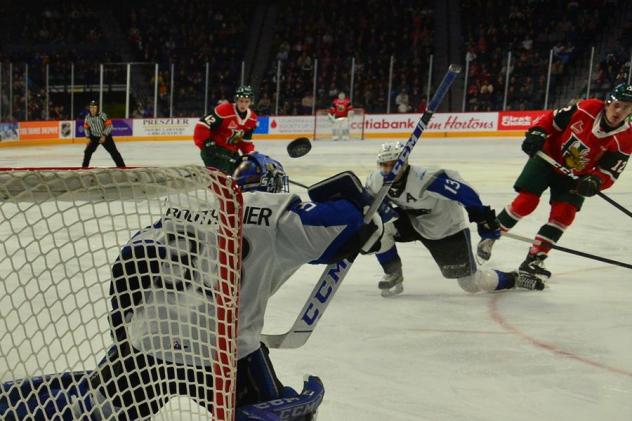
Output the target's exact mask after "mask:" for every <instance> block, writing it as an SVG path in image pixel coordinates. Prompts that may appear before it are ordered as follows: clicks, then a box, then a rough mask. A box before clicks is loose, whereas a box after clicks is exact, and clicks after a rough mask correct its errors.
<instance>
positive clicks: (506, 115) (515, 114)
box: [498, 111, 546, 130]
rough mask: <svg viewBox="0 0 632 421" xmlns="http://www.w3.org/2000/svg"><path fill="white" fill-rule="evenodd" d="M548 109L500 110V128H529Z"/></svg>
mask: <svg viewBox="0 0 632 421" xmlns="http://www.w3.org/2000/svg"><path fill="white" fill-rule="evenodd" d="M545 112H546V111H500V112H498V130H527V129H528V128H529V127H531V126H532V125H533V123H534V122H535V120H536V119H537V118H538V117H540V116H541V115H543V114H544V113H545Z"/></svg>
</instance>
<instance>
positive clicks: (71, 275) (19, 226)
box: [0, 166, 243, 420]
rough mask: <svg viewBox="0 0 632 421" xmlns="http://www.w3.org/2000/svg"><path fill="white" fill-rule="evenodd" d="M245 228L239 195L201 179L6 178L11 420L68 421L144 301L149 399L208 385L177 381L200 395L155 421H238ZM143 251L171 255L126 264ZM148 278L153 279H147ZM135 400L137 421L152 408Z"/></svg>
mask: <svg viewBox="0 0 632 421" xmlns="http://www.w3.org/2000/svg"><path fill="white" fill-rule="evenodd" d="M242 217H243V200H242V196H241V193H240V190H239V189H238V188H237V187H236V185H235V183H234V181H233V180H232V179H231V178H230V177H227V176H225V175H224V174H222V173H221V172H219V171H217V170H213V169H207V168H204V167H201V166H182V167H169V168H149V167H148V168H130V169H113V168H112V169H67V168H46V169H37V168H30V169H0V238H1V240H0V376H1V378H0V419H3V420H11V419H21V418H20V416H21V415H19V414H24V413H25V412H24V411H27V412H26V413H28V416H27V418H28V417H33V419H57V418H53V417H52V416H51V411H53V412H52V413H53V416H55V415H57V414H56V412H55V411H59V412H60V413H61V412H62V411H63V410H64V408H60V407H59V405H60V404H59V402H62V401H64V400H65V401H66V402H72V401H73V400H76V396H72V394H73V393H74V394H77V393H79V392H77V391H78V390H85V388H86V387H88V386H87V385H91V384H92V383H91V381H92V380H91V373H93V371H94V370H95V369H96V368H97V366H99V367H100V364H108V363H109V361H108V360H107V358H105V357H106V354H107V353H108V350H109V349H110V348H111V347H112V345H113V344H114V343H115V342H116V341H117V340H119V339H117V338H115V337H116V335H115V334H114V333H113V327H112V325H113V323H114V322H113V320H114V316H113V313H114V312H113V307H114V306H115V304H114V303H118V304H120V303H122V302H127V301H131V302H132V304H131V305H130V306H129V307H126V310H125V311H122V314H124V315H125V316H124V319H122V320H123V321H122V327H123V329H124V330H122V331H124V332H125V334H126V340H129V342H126V343H129V344H131V345H132V348H134V347H135V346H136V344H140V345H138V346H139V347H140V348H143V355H149V356H150V357H151V358H153V360H152V361H155V364H156V368H157V370H156V372H157V373H159V374H158V375H156V376H158V377H156V376H153V377H151V378H150V379H151V381H155V384H151V385H144V386H151V387H153V388H154V389H155V390H161V388H164V386H165V384H167V382H168V381H169V378H167V377H169V376H168V375H167V373H170V372H178V370H179V369H181V368H182V367H185V368H186V367H193V371H195V373H196V374H195V375H193V376H191V377H193V378H189V377H185V378H179V379H177V382H178V385H177V387H178V390H185V391H189V393H188V394H187V393H184V394H178V396H168V395H167V399H165V400H164V402H162V403H163V405H161V406H160V408H159V409H158V410H157V411H156V412H155V413H153V418H152V419H161V420H191V419H195V420H197V419H199V420H232V419H233V418H234V416H235V389H236V369H237V319H238V302H239V294H238V291H239V280H240V274H241V241H242ZM132 238H133V240H130V239H132ZM183 244H185V245H186V256H187V257H186V258H185V257H184V256H185V254H184V253H185V252H184V251H183V246H182V245H183ZM137 247H140V249H141V250H145V251H147V250H150V249H152V250H153V249H155V250H159V251H160V252H159V253H155V255H153V256H152V257H151V259H150V258H148V257H147V256H149V254H150V253H149V252H148V251H147V252H146V253H145V256H139V255H138V254H135V252H134V253H131V254H129V253H128V255H127V257H125V259H127V260H123V259H124V258H123V256H125V255H126V253H125V250H131V249H133V250H136V248H137ZM141 254H142V253H141ZM121 262H125V264H124V265H123V264H122V263H121ZM117 264H118V265H119V266H125V268H126V269H125V271H123V275H120V277H119V278H116V276H119V275H115V274H114V272H116V271H115V270H113V267H114V266H116V265H117ZM128 265H129V267H130V268H132V269H130V270H132V272H131V273H132V274H130V272H129V271H127V267H128ZM143 265H144V266H143ZM141 267H149V268H152V269H151V270H149V271H148V272H145V275H143V276H145V277H143V276H141V275H138V274H142V273H143V272H142V271H141V269H140V268H141ZM134 270H138V274H134V273H135V272H133V271H134ZM115 279H116V282H117V285H123V286H124V287H125V288H129V290H126V291H125V292H122V291H121V290H120V289H119V288H118V287H117V288H114V287H113V285H114V280H115ZM134 285H135V286H134ZM125 300H127V301H125ZM130 310H131V311H130ZM143 312H144V313H143ZM152 312H154V313H155V314H158V315H159V316H157V317H155V318H154V321H152V319H151V318H150V317H145V318H144V319H143V318H142V317H141V316H138V315H139V314H145V315H148V314H150V313H152ZM148 320H149V321H150V322H148ZM156 320H157V321H156ZM143 322H144V323H145V324H143ZM152 323H153V324H152ZM163 325H164V326H163ZM138 332H141V333H138ZM134 335H137V337H136V339H134V340H133V339H132V336H134ZM138 335H140V336H138ZM156 344H158V345H156ZM134 349H135V348H134ZM135 351H136V349H135ZM111 372H113V373H119V371H117V370H115V369H114V368H112V370H111ZM199 373H202V374H201V375H198V374H199ZM206 374H208V375H206ZM117 375H118V374H117ZM128 375H129V373H125V372H121V373H120V376H128ZM152 375H153V374H152ZM162 375H165V377H160V376H162ZM208 379H211V380H210V381H208ZM119 380H122V378H121V379H119V378H114V379H112V381H113V382H116V383H117V384H118V381H119ZM135 386H142V385H135ZM117 387H118V386H117ZM163 392H164V390H163ZM121 394H123V391H121ZM137 395H138V394H137V393H136V392H135V393H131V394H130V395H129V396H133V397H134V399H136V397H137ZM129 396H127V397H126V398H125V399H122V400H124V401H126V402H127V403H126V405H127V406H128V408H129V407H132V409H133V410H139V408H140V407H141V406H142V405H144V404H146V403H143V402H135V401H132V402H129ZM62 398H63V399H62ZM27 405H31V406H33V407H32V408H30V409H26V406H27ZM124 409H125V408H124ZM99 410H103V408H100V409H99ZM20 411H22V412H20ZM29 411H30V412H29ZM34 414H35V415H34ZM22 416H23V415H22ZM38 416H41V417H42V418H38ZM59 419H65V418H59ZM81 419H83V418H81ZM85 419H90V418H89V417H88V418H85ZM117 419H118V418H117ZM121 419H123V418H121Z"/></svg>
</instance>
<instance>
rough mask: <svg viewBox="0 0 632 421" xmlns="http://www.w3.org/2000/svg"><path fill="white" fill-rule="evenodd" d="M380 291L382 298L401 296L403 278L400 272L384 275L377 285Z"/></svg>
mask: <svg viewBox="0 0 632 421" xmlns="http://www.w3.org/2000/svg"><path fill="white" fill-rule="evenodd" d="M377 287H378V288H379V289H380V290H381V291H382V293H381V294H382V297H391V296H393V295H397V294H401V293H402V292H403V291H404V276H403V275H402V272H399V271H398V272H395V273H386V274H384V277H382V280H381V281H380V282H379V283H378V284H377Z"/></svg>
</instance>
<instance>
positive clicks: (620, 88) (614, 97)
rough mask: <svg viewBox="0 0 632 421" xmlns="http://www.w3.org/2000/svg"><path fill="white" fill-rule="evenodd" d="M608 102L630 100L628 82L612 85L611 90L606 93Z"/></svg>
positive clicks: (630, 88)
mask: <svg viewBox="0 0 632 421" xmlns="http://www.w3.org/2000/svg"><path fill="white" fill-rule="evenodd" d="M607 100H608V102H611V101H621V102H632V85H630V84H629V83H620V84H618V85H617V86H615V87H614V89H613V90H612V92H610V93H609V94H608V98H607Z"/></svg>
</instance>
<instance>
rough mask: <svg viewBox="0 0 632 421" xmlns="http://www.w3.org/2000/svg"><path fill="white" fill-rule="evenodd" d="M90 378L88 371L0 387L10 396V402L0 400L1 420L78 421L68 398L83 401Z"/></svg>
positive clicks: (34, 379) (49, 376)
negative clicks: (88, 377) (87, 378)
mask: <svg viewBox="0 0 632 421" xmlns="http://www.w3.org/2000/svg"><path fill="white" fill-rule="evenodd" d="M89 374H90V372H85V371H81V372H69V373H61V374H51V375H47V376H43V377H32V378H30V379H22V380H18V381H14V382H7V383H4V384H2V385H1V386H0V387H2V389H3V390H4V392H5V393H6V392H9V393H8V398H5V399H2V400H0V419H2V420H6V421H18V420H26V419H32V420H52V419H55V420H59V421H66V420H69V421H70V420H74V419H76V418H75V416H74V415H73V410H72V407H71V402H68V397H70V398H71V399H73V398H75V397H76V398H77V399H82V398H81V397H82V396H84V395H85V394H86V392H87V380H86V377H87V375H89ZM18 383H19V386H17V384H18ZM24 397H28V398H26V399H25V398H24Z"/></svg>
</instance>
